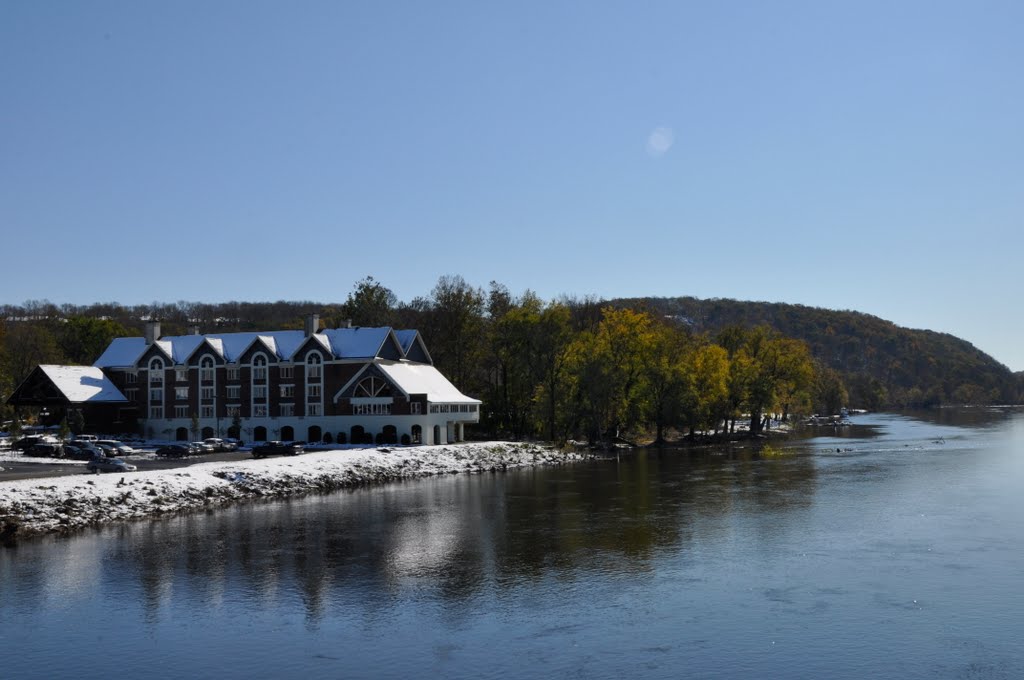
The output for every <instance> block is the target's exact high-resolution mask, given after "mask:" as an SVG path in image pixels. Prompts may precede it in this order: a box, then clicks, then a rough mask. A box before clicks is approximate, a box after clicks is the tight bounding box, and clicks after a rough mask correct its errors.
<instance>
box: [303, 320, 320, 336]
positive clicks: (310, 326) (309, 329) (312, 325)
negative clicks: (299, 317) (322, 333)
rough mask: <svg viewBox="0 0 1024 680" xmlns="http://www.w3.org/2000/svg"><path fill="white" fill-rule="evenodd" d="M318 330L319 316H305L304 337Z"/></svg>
mask: <svg viewBox="0 0 1024 680" xmlns="http://www.w3.org/2000/svg"><path fill="white" fill-rule="evenodd" d="M318 330H320V315H319V314H307V315H306V337H307V338H308V337H309V336H311V335H313V334H314V333H316V332H317V331H318Z"/></svg>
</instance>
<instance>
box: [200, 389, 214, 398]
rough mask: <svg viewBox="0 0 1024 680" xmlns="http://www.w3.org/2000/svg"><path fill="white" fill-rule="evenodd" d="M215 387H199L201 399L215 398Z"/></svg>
mask: <svg viewBox="0 0 1024 680" xmlns="http://www.w3.org/2000/svg"><path fill="white" fill-rule="evenodd" d="M213 389H214V388H212V387H200V388H199V396H200V398H201V399H213Z"/></svg>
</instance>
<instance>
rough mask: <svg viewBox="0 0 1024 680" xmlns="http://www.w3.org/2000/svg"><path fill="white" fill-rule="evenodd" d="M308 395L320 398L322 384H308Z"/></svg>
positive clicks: (312, 397)
mask: <svg viewBox="0 0 1024 680" xmlns="http://www.w3.org/2000/svg"><path fill="white" fill-rule="evenodd" d="M306 396H307V397H308V398H310V399H319V398H320V385H319V383H317V384H314V385H306Z"/></svg>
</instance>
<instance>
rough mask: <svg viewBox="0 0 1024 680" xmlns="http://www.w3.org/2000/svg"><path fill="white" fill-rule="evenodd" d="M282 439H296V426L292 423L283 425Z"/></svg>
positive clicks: (288, 440)
mask: <svg viewBox="0 0 1024 680" xmlns="http://www.w3.org/2000/svg"><path fill="white" fill-rule="evenodd" d="M281 439H283V440H285V441H286V442H290V441H294V440H295V428H293V427H292V426H291V425H285V426H284V427H282V428H281Z"/></svg>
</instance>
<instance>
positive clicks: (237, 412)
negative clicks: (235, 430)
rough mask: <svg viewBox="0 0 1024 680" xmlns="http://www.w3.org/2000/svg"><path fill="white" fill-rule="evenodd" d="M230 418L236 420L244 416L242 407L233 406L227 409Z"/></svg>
mask: <svg viewBox="0 0 1024 680" xmlns="http://www.w3.org/2000/svg"><path fill="white" fill-rule="evenodd" d="M227 411H228V418H235V417H238V416H241V415H242V407H241V406H238V405H237V404H232V405H231V406H228V407H227Z"/></svg>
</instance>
